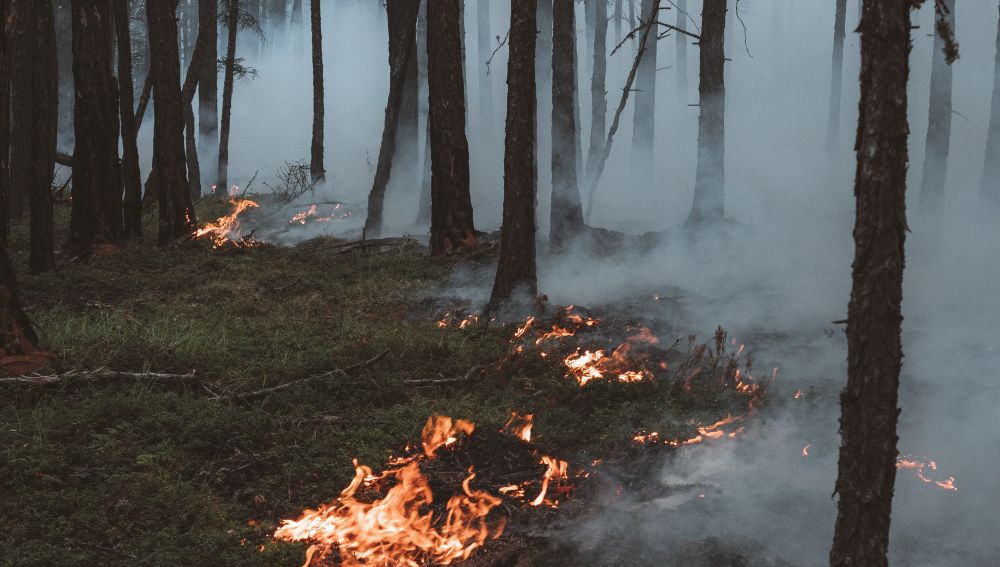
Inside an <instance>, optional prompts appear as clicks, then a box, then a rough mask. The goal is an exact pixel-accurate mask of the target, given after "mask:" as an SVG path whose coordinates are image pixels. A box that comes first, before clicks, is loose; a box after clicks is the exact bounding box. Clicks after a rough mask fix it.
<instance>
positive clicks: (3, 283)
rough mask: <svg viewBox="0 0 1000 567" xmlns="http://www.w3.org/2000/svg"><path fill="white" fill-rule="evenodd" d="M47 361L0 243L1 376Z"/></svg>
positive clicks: (24, 371) (30, 369)
mask: <svg viewBox="0 0 1000 567" xmlns="http://www.w3.org/2000/svg"><path fill="white" fill-rule="evenodd" d="M5 3H8V2H6V0H4V1H2V2H0V8H5V7H4V6H3V4H5ZM46 4H48V3H47V2H46ZM0 138H6V134H3V135H0ZM3 141H4V142H6V140H3ZM7 173H8V172H7V170H5V169H0V175H2V176H4V177H6V176H7ZM0 212H3V213H4V214H5V215H6V214H7V211H6V210H2V209H0ZM46 361H47V356H46V353H45V352H44V351H42V349H40V348H39V347H38V335H36V334H35V330H34V328H33V327H32V326H31V321H29V320H28V316H27V315H25V314H24V311H23V310H22V309H21V302H20V299H19V298H18V293H17V280H16V278H15V276H14V266H13V265H12V264H11V261H10V257H8V256H7V247H6V246H0V376H17V375H20V374H27V373H29V372H33V371H34V370H36V369H38V368H39V367H40V366H43V365H44V364H45V363H46Z"/></svg>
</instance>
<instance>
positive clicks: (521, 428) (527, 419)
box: [503, 411, 535, 443]
mask: <svg viewBox="0 0 1000 567" xmlns="http://www.w3.org/2000/svg"><path fill="white" fill-rule="evenodd" d="M534 419H535V416H534V415H533V414H530V413H526V414H523V415H522V414H519V413H517V412H514V411H512V412H510V419H508V420H507V424H506V425H504V427H503V428H504V431H505V432H507V433H508V434H509V435H513V436H514V437H517V438H519V439H521V440H522V441H524V442H525V443H530V442H531V427H532V425H533V423H532V422H533V421H534Z"/></svg>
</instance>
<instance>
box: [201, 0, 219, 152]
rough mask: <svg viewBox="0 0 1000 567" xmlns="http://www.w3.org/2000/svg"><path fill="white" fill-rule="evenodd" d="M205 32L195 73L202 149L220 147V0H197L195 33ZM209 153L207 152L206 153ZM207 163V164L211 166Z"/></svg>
mask: <svg viewBox="0 0 1000 567" xmlns="http://www.w3.org/2000/svg"><path fill="white" fill-rule="evenodd" d="M202 30H204V33H206V34H207V35H206V36H205V38H206V41H207V43H206V45H205V49H206V50H207V52H206V53H205V58H204V59H203V63H202V65H201V66H200V67H201V72H200V73H199V75H198V130H199V133H200V136H199V137H200V138H201V143H202V148H217V147H218V146H219V0H198V33H199V34H202V33H203V32H202ZM205 153H208V152H205ZM214 165H215V164H212V163H209V165H207V166H206V167H214Z"/></svg>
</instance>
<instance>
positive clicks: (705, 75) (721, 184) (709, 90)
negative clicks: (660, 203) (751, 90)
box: [688, 0, 726, 224]
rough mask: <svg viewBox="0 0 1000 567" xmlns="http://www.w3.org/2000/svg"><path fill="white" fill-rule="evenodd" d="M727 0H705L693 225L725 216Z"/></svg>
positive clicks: (702, 20) (691, 215) (715, 220)
mask: <svg viewBox="0 0 1000 567" xmlns="http://www.w3.org/2000/svg"><path fill="white" fill-rule="evenodd" d="M725 28H726V0H705V2H704V4H703V8H702V13H701V40H700V41H699V42H698V44H699V45H700V47H701V49H700V50H699V51H700V52H701V58H700V61H701V64H700V66H699V69H700V70H699V79H698V92H699V100H700V103H699V106H700V112H699V113H698V166H697V169H696V171H695V182H694V204H693V205H692V207H691V214H690V216H688V223H689V224H697V223H701V222H706V221H707V222H718V221H721V220H722V219H723V217H724V216H725V190H726V159H725V157H726V78H725V63H726V53H725V45H724V42H725V32H726V30H725Z"/></svg>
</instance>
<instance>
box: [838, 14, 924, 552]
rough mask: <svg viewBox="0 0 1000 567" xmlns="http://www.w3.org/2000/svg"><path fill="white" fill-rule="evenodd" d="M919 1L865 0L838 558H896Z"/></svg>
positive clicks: (842, 403)
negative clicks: (892, 526)
mask: <svg viewBox="0 0 1000 567" xmlns="http://www.w3.org/2000/svg"><path fill="white" fill-rule="evenodd" d="M912 5H913V3H912V2H911V1H910V0H865V3H864V12H863V14H862V17H861V24H860V25H859V26H858V31H859V32H860V34H861V76H860V81H861V97H860V100H861V102H860V105H859V106H860V115H859V119H858V134H857V143H856V145H855V151H856V152H857V160H858V164H857V173H856V177H855V181H854V196H855V201H856V204H857V215H856V219H855V225H854V243H855V255H854V268H853V286H852V289H851V300H850V304H849V305H848V323H847V387H846V388H845V389H844V391H843V393H841V396H840V406H841V418H840V436H841V442H840V461H839V464H838V476H837V485H836V493H837V494H838V495H839V502H838V505H837V521H836V525H835V529H834V538H833V547H832V549H831V551H830V565H831V566H832V567H848V566H852V567H853V566H859V565H864V566H866V567H884V566H886V565H888V558H887V552H888V548H889V522H890V516H891V513H892V493H893V487H894V485H895V480H896V456H897V454H898V452H897V450H896V439H897V438H896V421H897V417H898V415H899V407H898V403H897V400H898V390H899V371H900V367H901V365H902V357H903V353H902V344H901V339H900V327H901V324H902V320H903V317H902V313H901V309H900V304H901V302H902V295H903V289H902V284H903V263H904V251H903V250H904V242H905V239H906V168H907V160H908V156H907V147H906V144H907V141H906V139H907V134H908V131H909V126H908V124H907V118H906V112H907V108H906V107H907V95H906V84H907V80H908V78H909V53H910V8H911V6H912Z"/></svg>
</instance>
